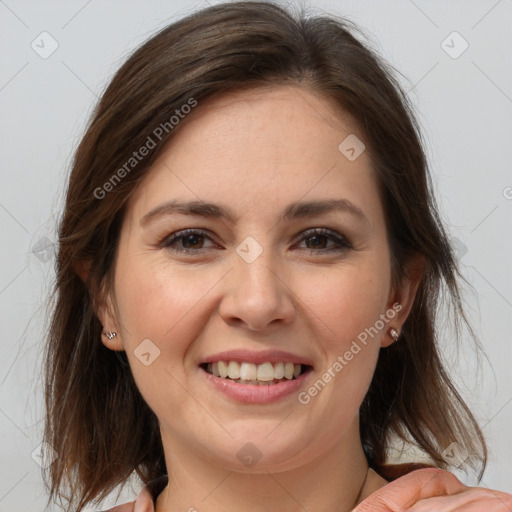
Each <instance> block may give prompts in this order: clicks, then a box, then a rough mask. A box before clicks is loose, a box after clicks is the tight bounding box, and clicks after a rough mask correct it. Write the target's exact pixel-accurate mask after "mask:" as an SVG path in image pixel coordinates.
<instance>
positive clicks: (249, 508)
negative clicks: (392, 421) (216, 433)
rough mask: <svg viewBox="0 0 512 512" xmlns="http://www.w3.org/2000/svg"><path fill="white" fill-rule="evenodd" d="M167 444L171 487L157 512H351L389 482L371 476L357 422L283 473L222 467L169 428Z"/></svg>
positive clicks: (164, 438)
mask: <svg viewBox="0 0 512 512" xmlns="http://www.w3.org/2000/svg"><path fill="white" fill-rule="evenodd" d="M162 441H163V444H164V451H165V458H166V465H167V468H168V471H169V483H168V485H167V487H166V488H165V489H164V490H163V491H162V493H160V495H159V496H158V499H157V501H156V509H155V511H156V512H178V511H181V512H183V511H184V510H185V511H190V512H195V511H197V512H198V511H200V510H203V509H204V510H208V511H209V512H226V511H232V510H244V511H246V512H267V511H268V510H280V511H283V512H299V511H300V512H303V511H304V510H315V512H333V511H336V512H348V511H350V510H352V509H353V508H354V507H355V506H356V505H357V504H358V503H360V502H361V501H362V500H364V499H365V498H366V497H367V496H369V495H370V494H371V493H372V492H374V491H375V490H377V489H378V488H380V487H382V486H383V485H385V484H386V483H387V482H386V481H385V480H383V479H382V478H380V477H379V476H378V475H377V474H376V473H375V472H373V471H371V470H370V471H368V469H369V468H368V464H367V461H366V457H365V455H364V452H363V449H362V445H361V441H360V437H359V424H358V422H357V421H355V422H354V425H352V426H351V427H350V428H349V429H348V430H347V431H346V432H345V435H344V436H343V438H341V439H340V440H339V441H337V442H336V444H335V445H334V446H329V447H328V448H327V449H326V450H325V452H324V453H321V454H319V455H318V456H317V457H316V458H313V459H312V460H308V461H307V462H305V463H304V464H302V465H294V466H293V467H290V468H289V469H286V470H284V471H279V472H272V471H271V470H270V469H269V470H268V471H264V472H260V473H256V472H250V473H241V472H238V471H235V470H229V469H227V468H225V467H220V466H218V465H216V464H215V463H212V462H211V461H208V460H206V459H205V458H202V457H200V456H198V455H197V454H194V453H193V452H192V451H190V450H187V449H185V448H184V447H183V445H182V444H181V443H179V442H178V441H177V440H176V439H175V438H174V437H173V436H172V434H171V433H170V432H166V431H165V430H164V429H162Z"/></svg>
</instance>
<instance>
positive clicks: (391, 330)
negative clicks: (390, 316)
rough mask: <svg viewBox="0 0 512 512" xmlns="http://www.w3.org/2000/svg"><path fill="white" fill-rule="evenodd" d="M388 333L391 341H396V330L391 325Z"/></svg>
mask: <svg viewBox="0 0 512 512" xmlns="http://www.w3.org/2000/svg"><path fill="white" fill-rule="evenodd" d="M389 335H390V336H391V337H392V338H393V341H396V340H397V339H398V331H397V330H396V329H395V328H393V327H391V329H389Z"/></svg>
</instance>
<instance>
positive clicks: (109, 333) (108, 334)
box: [103, 331, 117, 341]
mask: <svg viewBox="0 0 512 512" xmlns="http://www.w3.org/2000/svg"><path fill="white" fill-rule="evenodd" d="M103 335H104V336H106V337H107V338H108V339H109V341H110V340H111V339H113V338H115V337H116V336H117V332H115V331H105V332H103Z"/></svg>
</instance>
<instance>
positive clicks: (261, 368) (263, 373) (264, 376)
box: [256, 363, 300, 382]
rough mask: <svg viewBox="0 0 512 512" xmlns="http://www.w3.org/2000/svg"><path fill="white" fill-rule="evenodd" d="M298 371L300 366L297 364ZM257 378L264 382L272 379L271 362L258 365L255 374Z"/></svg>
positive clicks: (272, 368) (272, 369)
mask: <svg viewBox="0 0 512 512" xmlns="http://www.w3.org/2000/svg"><path fill="white" fill-rule="evenodd" d="M299 371H300V366H299ZM256 379H257V380H262V381H264V382H268V381H270V380H274V379H275V376H274V367H273V366H272V363H263V364H259V365H258V373H257V375H256Z"/></svg>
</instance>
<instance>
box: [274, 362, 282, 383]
mask: <svg viewBox="0 0 512 512" xmlns="http://www.w3.org/2000/svg"><path fill="white" fill-rule="evenodd" d="M283 377H284V363H282V362H281V361H279V363H276V364H275V366H274V379H282V378H283Z"/></svg>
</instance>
